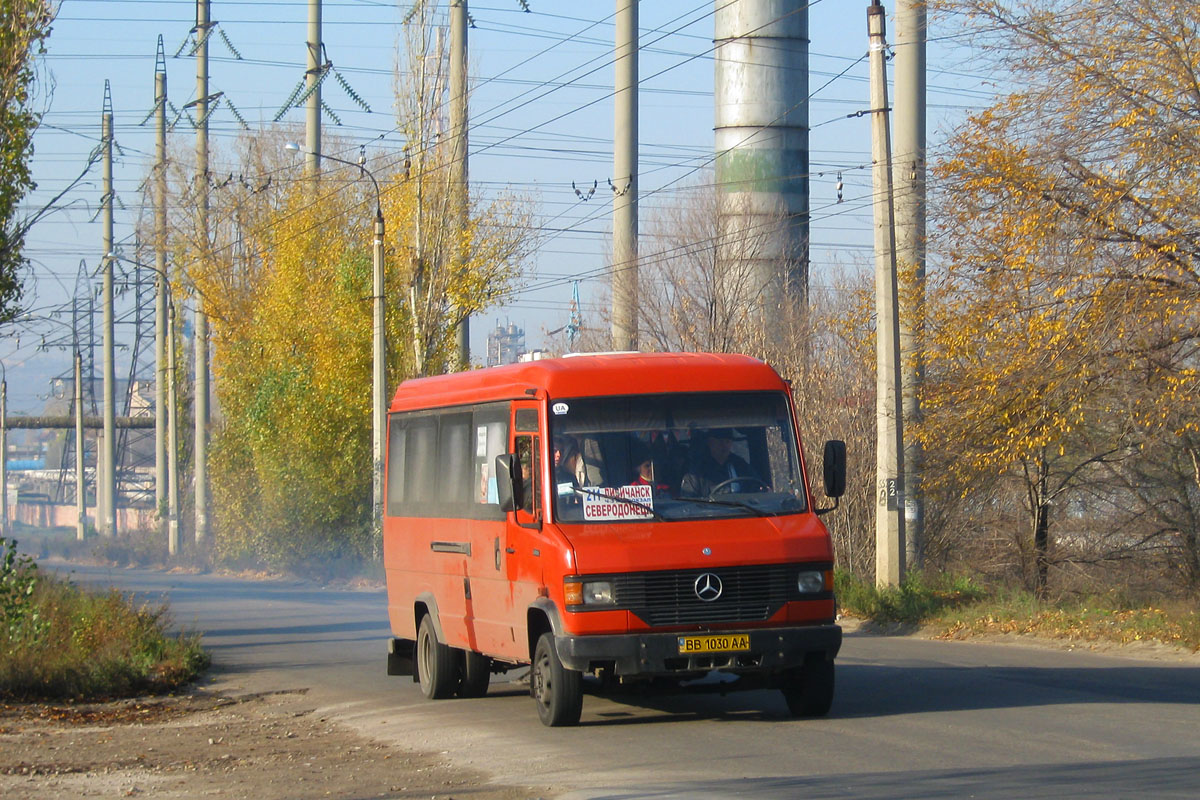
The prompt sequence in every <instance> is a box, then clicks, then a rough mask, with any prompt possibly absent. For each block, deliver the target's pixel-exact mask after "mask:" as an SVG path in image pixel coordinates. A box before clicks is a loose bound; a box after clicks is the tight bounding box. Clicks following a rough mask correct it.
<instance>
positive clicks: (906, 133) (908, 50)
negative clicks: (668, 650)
mask: <svg viewBox="0 0 1200 800" xmlns="http://www.w3.org/2000/svg"><path fill="white" fill-rule="evenodd" d="M926 2H927V0H896V58H895V64H894V70H895V81H896V156H895V164H896V172H895V176H894V177H895V181H896V262H897V264H898V266H899V268H900V286H901V287H902V288H903V291H902V292H901V293H900V358H901V366H902V372H901V384H902V386H903V394H904V425H905V427H906V428H907V429H908V430H909V431H911V430H912V426H913V425H914V424H915V423H916V422H917V421H918V420H920V418H921V401H920V390H921V384H922V383H923V382H924V379H925V357H924V356H925V342H924V328H925V119H926V102H927V100H926V84H925V50H926V48H925V43H926V38H927V35H928V33H927V31H928V17H927V12H926ZM924 456H925V454H924V452H923V451H922V448H921V444H920V442H918V441H917V440H916V438H915V437H913V436H909V437H907V438H906V439H905V442H904V499H905V534H906V536H905V545H906V546H905V551H906V561H907V565H908V568H909V569H919V568H920V566H921V562H922V560H923V557H924V549H925V498H924V493H923V491H922V477H921V468H922V465H923V464H924V461H925V457H924Z"/></svg>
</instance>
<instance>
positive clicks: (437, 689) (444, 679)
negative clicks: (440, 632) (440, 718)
mask: <svg viewBox="0 0 1200 800" xmlns="http://www.w3.org/2000/svg"><path fill="white" fill-rule="evenodd" d="M457 667H458V665H457V663H456V659H455V657H454V649H453V648H452V647H449V646H447V645H444V644H442V643H441V642H440V641H438V637H437V631H436V630H434V628H433V618H432V617H430V616H429V615H428V614H426V615H425V616H424V617H422V618H421V627H420V628H418V629H417V672H418V675H419V678H420V681H421V693H422V694H423V695H425V696H426V697H428V698H429V699H430V700H441V699H442V698H445V697H449V696H450V695H452V694H453V693H454V687H455V685H456V684H457V683H458V669H457Z"/></svg>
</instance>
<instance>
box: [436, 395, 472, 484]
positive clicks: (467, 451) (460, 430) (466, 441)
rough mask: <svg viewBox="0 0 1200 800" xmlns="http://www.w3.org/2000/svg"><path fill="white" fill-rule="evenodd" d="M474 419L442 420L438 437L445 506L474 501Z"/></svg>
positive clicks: (452, 417) (466, 416) (459, 416)
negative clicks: (472, 431)
mask: <svg viewBox="0 0 1200 800" xmlns="http://www.w3.org/2000/svg"><path fill="white" fill-rule="evenodd" d="M470 436H471V415H470V414H453V415H447V416H444V417H442V431H441V435H440V436H439V437H438V461H437V465H438V468H437V474H438V501H439V502H440V503H443V504H453V503H468V502H470V500H471V441H470Z"/></svg>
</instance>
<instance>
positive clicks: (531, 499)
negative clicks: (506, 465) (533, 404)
mask: <svg viewBox="0 0 1200 800" xmlns="http://www.w3.org/2000/svg"><path fill="white" fill-rule="evenodd" d="M516 445H517V462H518V463H520V465H521V479H522V484H523V486H524V489H525V492H524V494H523V495H522V497H521V502H519V503H518V504H517V506H518V508H520V509H521V510H522V511H524V512H525V513H526V514H535V513H536V511H535V509H536V498H538V497H541V486H540V481H539V475H538V473H539V472H540V470H539V469H538V467H539V466H540V465H539V464H538V458H537V437H534V436H518V437H517V438H516Z"/></svg>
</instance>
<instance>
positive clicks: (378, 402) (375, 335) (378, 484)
mask: <svg viewBox="0 0 1200 800" xmlns="http://www.w3.org/2000/svg"><path fill="white" fill-rule="evenodd" d="M284 149H285V150H291V151H292V152H296V153H301V152H303V150H301V149H300V145H298V144H296V143H295V142H288V143H287V144H285V145H284ZM321 156H322V158H326V159H329V160H330V161H335V162H337V163H339V164H345V165H346V166H348V167H358V169H359V172H361V173H362V174H363V175H364V176H366V177H368V178H370V179H371V186H372V187H373V188H374V189H375V243H374V258H373V274H372V295H371V299H372V305H373V312H374V325H373V328H372V356H371V453H372V459H373V462H374V463H373V469H372V498H373V500H372V512H371V514H372V515H371V521H372V524H373V525H374V529H375V530H376V531H377V532H382V530H383V524H382V523H383V437H384V432H385V431H386V430H387V416H386V414H387V406H386V403H387V400H386V397H385V393H386V391H387V356H386V352H387V350H386V342H385V338H384V337H385V333H384V321H383V297H384V293H383V208H382V204H381V202H380V194H379V181H377V180H376V179H375V176H374V175H373V174H372V173H371V171H370V170H369V169H367V153H366V148H365V147H361V148H359V152H358V163H357V164H356V163H354V162H351V161H346V160H344V159H341V158H337V157H335V156H331V155H326V154H324V153H322V154H321Z"/></svg>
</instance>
